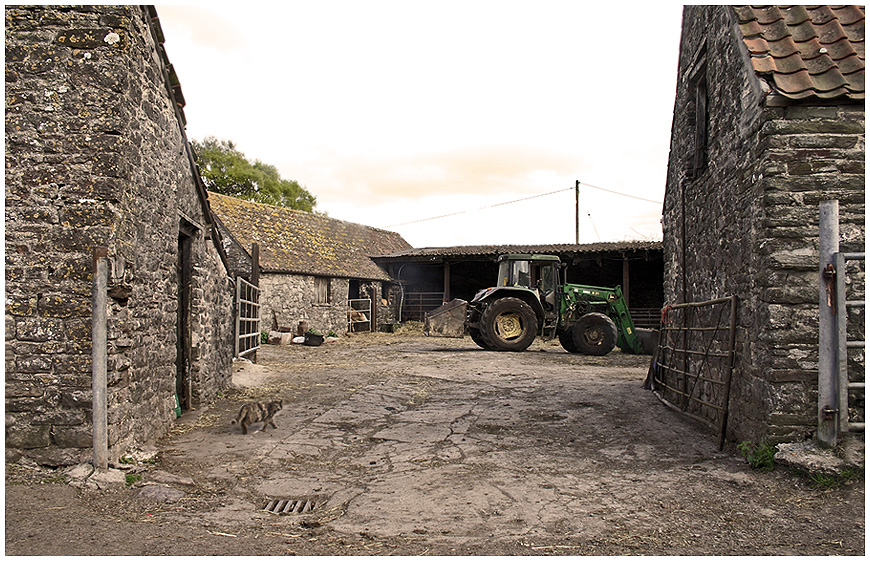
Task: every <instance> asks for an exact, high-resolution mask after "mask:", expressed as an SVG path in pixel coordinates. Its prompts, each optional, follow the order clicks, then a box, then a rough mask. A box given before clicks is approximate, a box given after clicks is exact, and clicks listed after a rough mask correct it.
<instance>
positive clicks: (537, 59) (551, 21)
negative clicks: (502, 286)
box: [157, 0, 682, 248]
mask: <svg viewBox="0 0 870 561" xmlns="http://www.w3.org/2000/svg"><path fill="white" fill-rule="evenodd" d="M157 13H158V16H159V17H160V23H161V26H162V28H163V33H164V37H165V44H164V46H165V48H166V52H167V55H168V56H169V60H170V62H171V63H172V64H173V66H174V67H175V70H176V72H177V73H178V76H179V79H180V81H181V87H182V91H183V94H184V98H185V101H186V106H185V109H184V111H185V115H186V118H187V135H188V138H190V139H192V140H202V139H204V138H205V137H207V136H215V137H217V138H221V139H227V140H232V141H233V142H234V143H235V144H236V146H237V148H238V149H239V150H240V151H242V152H243V153H244V154H245V156H246V157H247V158H248V159H249V160H251V161H254V160H260V161H262V162H265V163H268V164H271V165H274V166H275V167H276V168H278V171H279V173H280V174H281V177H283V178H284V179H292V180H295V181H297V182H299V183H300V184H301V185H302V186H304V187H305V188H306V189H307V190H308V191H309V192H311V193H312V194H313V195H314V196H315V197H316V198H317V205H316V207H315V210H316V211H318V212H321V213H324V214H326V215H328V216H330V217H332V218H336V219H340V220H346V221H349V222H356V223H359V224H365V225H367V226H373V227H377V228H383V229H386V230H391V231H394V232H398V233H399V234H401V235H402V236H403V237H404V238H405V240H407V241H408V243H410V244H411V245H412V246H414V247H418V248H420V247H445V246H456V245H483V244H562V243H574V242H575V241H576V236H577V222H578V217H579V241H580V243H596V242H599V241H604V242H611V241H627V240H660V239H661V222H660V220H661V209H662V207H661V201H662V199H663V197H664V190H665V181H666V175H667V160H668V147H669V144H670V129H671V120H672V117H673V109H674V95H675V91H676V72H677V62H678V54H679V51H678V50H679V41H680V24H681V18H682V6H681V5H679V4H670V3H646V4H641V3H636V4H635V3H629V4H612V3H611V4H607V3H586V2H580V1H576V0H573V1H568V0H563V1H556V0H536V1H535V2H519V1H512V0H501V1H484V0H464V1H453V0H442V1H439V2H432V1H409V0H404V1H387V0H366V1H351V0H318V1H316V2H314V1H311V0H302V1H299V0H287V1H284V2H281V3H277V2H269V3H268V4H266V3H259V2H256V1H254V2H246V3H240V2H233V3H226V2H209V3H202V4H191V3H188V4H184V5H178V4H172V5H157ZM577 181H579V182H581V185H580V188H579V196H578V195H577V193H575V187H576V182H577ZM578 199H579V213H578V212H577V211H576V208H575V205H576V200H578Z"/></svg>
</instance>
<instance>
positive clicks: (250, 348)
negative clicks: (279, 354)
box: [235, 277, 260, 358]
mask: <svg viewBox="0 0 870 561" xmlns="http://www.w3.org/2000/svg"><path fill="white" fill-rule="evenodd" d="M259 348H260V289H259V288H257V287H256V286H254V285H253V284H251V283H249V282H248V281H246V280H245V279H243V278H242V277H236V349H235V357H236V358H239V357H243V356H245V355H249V354H251V353H253V352H256V351H257V349H259Z"/></svg>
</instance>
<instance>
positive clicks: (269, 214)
mask: <svg viewBox="0 0 870 561" xmlns="http://www.w3.org/2000/svg"><path fill="white" fill-rule="evenodd" d="M208 197H209V202H210V204H211V208H212V212H214V214H215V215H216V216H217V217H218V219H219V220H220V221H221V222H223V224H224V226H226V228H227V230H229V232H230V235H231V236H232V237H233V239H234V240H235V241H236V242H238V243H239V245H241V246H242V248H244V250H245V251H247V252H248V253H250V249H251V245H252V244H253V243H257V244H258V245H259V249H260V268H261V270H262V272H264V273H297V274H306V275H318V276H330V277H344V278H358V279H370V280H389V279H390V277H389V275H387V273H386V272H385V271H384V270H383V269H381V268H380V267H378V266H377V265H376V264H375V262H374V261H372V260H371V258H370V256H372V255H384V254H388V253H394V252H397V251H403V250H406V249H410V248H411V245H410V244H408V242H406V241H405V240H404V239H403V238H402V236H400V235H399V234H397V233H396V232H390V231H387V230H380V229H378V228H372V227H370V226H364V225H362V224H355V223H353V222H345V221H343V220H336V219H334V218H329V217H327V216H323V215H321V214H315V213H310V212H303V211H300V210H293V209H289V208H284V207H277V206H272V205H266V204H261V203H255V202H251V201H245V200H242V199H237V198H235V197H227V196H225V195H219V194H217V193H211V192H210V193H209V194H208Z"/></svg>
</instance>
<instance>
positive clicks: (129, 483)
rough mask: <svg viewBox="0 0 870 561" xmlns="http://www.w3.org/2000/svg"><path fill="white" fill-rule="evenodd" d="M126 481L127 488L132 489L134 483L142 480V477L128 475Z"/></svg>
mask: <svg viewBox="0 0 870 561" xmlns="http://www.w3.org/2000/svg"><path fill="white" fill-rule="evenodd" d="M124 479H125V480H126V481H127V487H130V486H132V485H133V484H134V483H136V482H137V481H139V480H140V479H142V476H141V475H138V474H135V473H128V474H127V475H125V476H124Z"/></svg>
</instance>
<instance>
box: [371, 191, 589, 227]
mask: <svg viewBox="0 0 870 561" xmlns="http://www.w3.org/2000/svg"><path fill="white" fill-rule="evenodd" d="M573 190H574V188H573V187H569V188H567V189H559V190H558V191H551V192H549V193H541V194H539V195H532V196H531V197H524V198H522V199H516V200H513V201H506V202H503V203H496V204H494V205H487V206H482V207H480V208H474V209H470V210H460V211H458V212H451V213H450V214H442V215H441V216H433V217H432V218H421V219H420V220H411V221H410V222H402V223H401V224H393V225H391V226H385V227H386V228H395V227H396V226H406V225H408V224H416V223H418V222H428V221H429V220H438V219H439V218H447V217H450V216H456V215H458V214H467V213H469V212H477V211H478V210H486V209H488V208H495V207H497V206H504V205H512V204H514V203H521V202H523V201H528V200H530V199H537V198H539V197H546V196H549V195H555V194H556V193H562V192H564V191H573Z"/></svg>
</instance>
